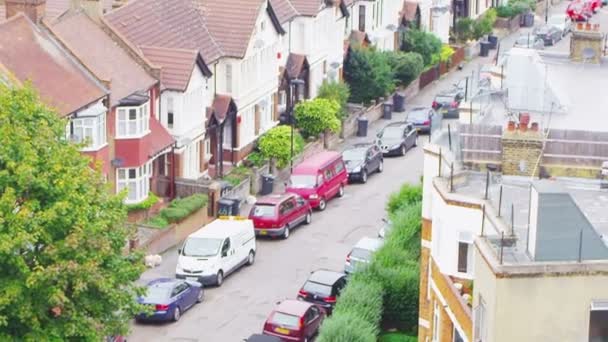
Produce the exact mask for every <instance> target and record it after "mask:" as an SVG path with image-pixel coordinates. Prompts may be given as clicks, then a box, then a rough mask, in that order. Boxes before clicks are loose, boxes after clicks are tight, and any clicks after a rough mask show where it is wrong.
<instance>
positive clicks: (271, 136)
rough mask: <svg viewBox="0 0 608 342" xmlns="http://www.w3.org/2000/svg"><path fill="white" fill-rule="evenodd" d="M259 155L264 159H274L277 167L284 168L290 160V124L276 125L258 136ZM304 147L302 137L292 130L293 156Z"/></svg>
mask: <svg viewBox="0 0 608 342" xmlns="http://www.w3.org/2000/svg"><path fill="white" fill-rule="evenodd" d="M258 147H259V149H260V155H261V156H262V158H264V159H266V160H270V159H274V160H275V161H276V165H277V167H278V168H284V167H285V166H286V165H287V164H289V161H290V160H291V157H292V155H291V126H277V127H274V128H272V129H270V130H269V131H268V132H266V133H265V134H264V135H262V136H261V137H260V140H259V143H258ZM303 149H304V139H303V138H302V136H301V135H300V133H299V132H293V156H297V155H298V154H299V153H300V152H302V150H303Z"/></svg>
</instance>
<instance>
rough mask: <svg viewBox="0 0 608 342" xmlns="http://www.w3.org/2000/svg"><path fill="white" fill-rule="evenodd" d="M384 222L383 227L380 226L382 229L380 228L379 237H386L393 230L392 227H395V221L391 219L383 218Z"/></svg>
mask: <svg viewBox="0 0 608 342" xmlns="http://www.w3.org/2000/svg"><path fill="white" fill-rule="evenodd" d="M382 222H383V224H382V227H380V229H379V230H378V237H379V238H381V239H384V238H385V237H386V235H387V234H388V233H389V232H390V231H391V228H393V223H392V222H391V220H387V219H382Z"/></svg>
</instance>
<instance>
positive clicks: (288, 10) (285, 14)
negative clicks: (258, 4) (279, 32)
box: [270, 0, 299, 24]
mask: <svg viewBox="0 0 608 342" xmlns="http://www.w3.org/2000/svg"><path fill="white" fill-rule="evenodd" d="M270 3H271V4H272V8H273V9H274V11H275V13H276V14H277V18H278V19H279V22H280V23H281V24H284V23H286V22H288V21H290V20H291V19H293V18H294V17H296V16H298V15H299V13H298V11H297V10H296V8H295V7H293V5H292V4H291V2H290V0H270Z"/></svg>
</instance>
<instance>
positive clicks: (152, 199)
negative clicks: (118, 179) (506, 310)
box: [126, 192, 159, 212]
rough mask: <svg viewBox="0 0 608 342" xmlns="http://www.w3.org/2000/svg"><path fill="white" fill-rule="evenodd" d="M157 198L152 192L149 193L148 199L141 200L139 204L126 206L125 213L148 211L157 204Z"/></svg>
mask: <svg viewBox="0 0 608 342" xmlns="http://www.w3.org/2000/svg"><path fill="white" fill-rule="evenodd" d="M158 200H159V198H158V196H156V195H155V194H154V193H153V192H150V194H149V195H148V198H146V199H145V200H143V201H142V202H140V203H136V204H127V205H126V207H127V211H128V212H132V211H139V210H148V209H150V208H152V206H153V205H155V204H156V203H157V202H158Z"/></svg>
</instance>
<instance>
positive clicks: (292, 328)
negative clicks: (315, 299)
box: [264, 299, 326, 342]
mask: <svg viewBox="0 0 608 342" xmlns="http://www.w3.org/2000/svg"><path fill="white" fill-rule="evenodd" d="M325 316H326V314H325V311H323V309H322V308H320V307H319V306H317V305H315V304H312V303H308V302H304V301H300V300H293V299H288V300H284V301H282V302H280V303H278V305H277V307H276V308H275V309H274V310H273V311H272V313H271V314H270V316H268V319H267V320H266V323H264V334H265V335H270V336H277V337H280V338H281V339H282V340H283V341H301V342H304V341H310V340H311V339H312V338H313V336H315V335H316V334H317V333H318V331H319V327H320V326H321V323H323V320H324V319H325Z"/></svg>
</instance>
